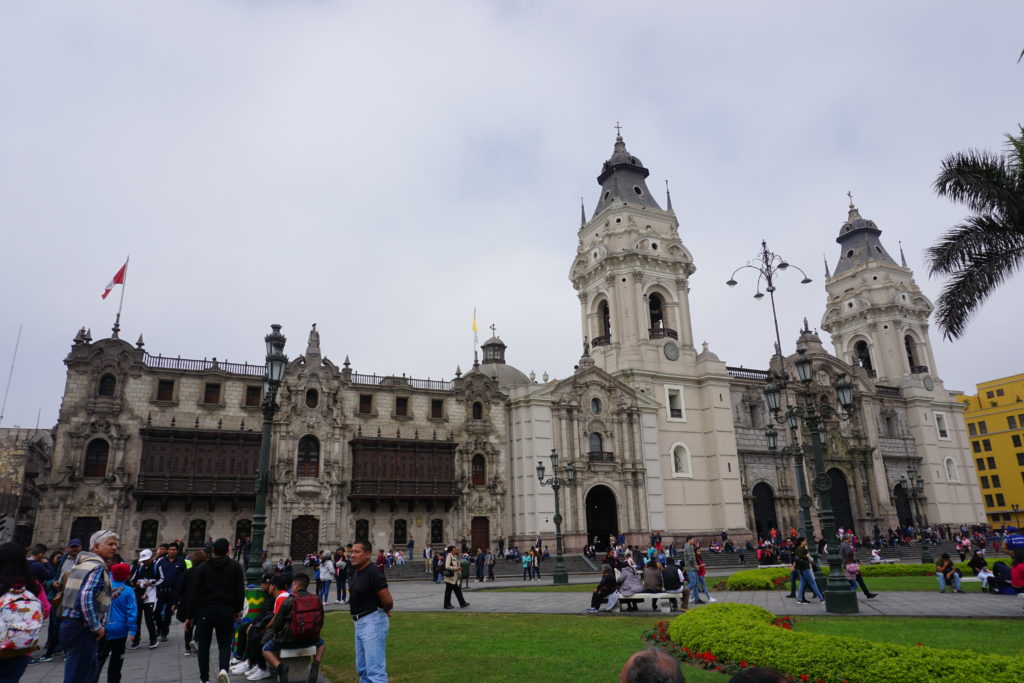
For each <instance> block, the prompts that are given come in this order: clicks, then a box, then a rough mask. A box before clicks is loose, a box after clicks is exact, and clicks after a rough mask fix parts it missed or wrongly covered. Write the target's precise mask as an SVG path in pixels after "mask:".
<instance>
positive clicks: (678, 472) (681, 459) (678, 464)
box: [670, 442, 693, 477]
mask: <svg viewBox="0 0 1024 683" xmlns="http://www.w3.org/2000/svg"><path fill="white" fill-rule="evenodd" d="M670 454H671V456H672V476H673V477H693V462H692V461H691V459H690V449H689V448H688V447H687V446H686V444H684V443H678V442H677V443H674V444H672V450H671V451H670Z"/></svg>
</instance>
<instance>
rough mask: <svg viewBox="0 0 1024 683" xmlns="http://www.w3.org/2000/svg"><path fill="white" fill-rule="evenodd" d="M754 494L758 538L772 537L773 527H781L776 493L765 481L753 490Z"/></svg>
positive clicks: (755, 525)
mask: <svg viewBox="0 0 1024 683" xmlns="http://www.w3.org/2000/svg"><path fill="white" fill-rule="evenodd" d="M751 494H753V496H754V528H755V529H756V530H757V536H758V538H771V531H772V529H777V528H778V527H779V522H778V517H777V515H776V513H775V493H774V492H773V491H772V487H771V486H769V485H768V484H766V483H764V482H763V481H762V482H761V483H759V484H757V485H756V486H754V489H753V490H752V491H751Z"/></svg>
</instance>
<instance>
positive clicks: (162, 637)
mask: <svg viewBox="0 0 1024 683" xmlns="http://www.w3.org/2000/svg"><path fill="white" fill-rule="evenodd" d="M157 640H158V641H160V642H161V643H166V642H167V636H160V637H159V638H157Z"/></svg>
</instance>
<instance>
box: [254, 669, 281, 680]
mask: <svg viewBox="0 0 1024 683" xmlns="http://www.w3.org/2000/svg"><path fill="white" fill-rule="evenodd" d="M266 678H270V672H269V671H266V670H264V669H261V668H259V667H256V670H255V671H253V672H251V673H250V674H249V675H247V676H246V677H245V680H247V681H262V680H264V679H266ZM281 680H284V679H281Z"/></svg>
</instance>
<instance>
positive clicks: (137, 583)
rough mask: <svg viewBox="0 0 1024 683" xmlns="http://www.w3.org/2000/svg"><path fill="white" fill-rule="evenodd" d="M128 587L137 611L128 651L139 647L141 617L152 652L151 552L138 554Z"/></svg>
mask: <svg viewBox="0 0 1024 683" xmlns="http://www.w3.org/2000/svg"><path fill="white" fill-rule="evenodd" d="M128 585H129V586H131V587H132V588H134V589H135V600H136V605H137V607H138V609H137V610H136V613H137V614H136V617H135V637H134V638H133V639H132V644H131V645H130V646H129V648H128V649H130V650H134V649H136V648H138V647H139V640H140V638H141V635H142V617H143V616H145V617H146V630H147V631H149V649H150V650H152V649H153V648H155V647H156V646H157V645H159V641H158V640H157V630H156V620H155V619H154V617H153V614H154V610H155V609H156V572H155V571H154V570H153V551H152V550H150V549H149V548H146V549H145V550H143V551H142V552H141V553H139V561H138V562H137V563H136V564H135V567H134V568H133V569H132V574H131V576H129V577H128Z"/></svg>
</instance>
